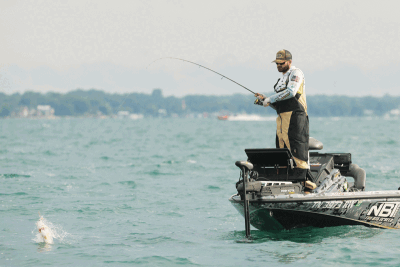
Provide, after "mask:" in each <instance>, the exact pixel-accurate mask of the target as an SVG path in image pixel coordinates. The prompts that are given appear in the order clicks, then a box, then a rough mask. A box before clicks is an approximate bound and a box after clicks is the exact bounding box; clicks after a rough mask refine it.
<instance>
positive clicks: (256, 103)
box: [254, 97, 264, 106]
mask: <svg viewBox="0 0 400 267" xmlns="http://www.w3.org/2000/svg"><path fill="white" fill-rule="evenodd" d="M263 102H264V101H263V100H262V99H261V98H258V97H257V98H256V100H255V101H254V105H260V106H262V105H263Z"/></svg>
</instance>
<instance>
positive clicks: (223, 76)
mask: <svg viewBox="0 0 400 267" xmlns="http://www.w3.org/2000/svg"><path fill="white" fill-rule="evenodd" d="M165 58H170V59H177V60H182V61H185V62H189V63H192V64H194V65H197V66H199V67H202V68H205V69H207V70H209V71H212V72H214V73H216V74H218V75H220V76H222V78H221V80H222V79H223V78H226V79H228V80H230V81H231V82H234V83H236V84H237V85H239V86H241V87H243V88H244V89H246V90H247V91H249V92H251V93H253V94H256V93H254V92H253V91H251V90H250V89H249V88H247V87H245V86H243V85H241V84H240V83H238V82H235V81H234V80H232V79H230V78H228V77H226V76H225V75H222V74H221V73H218V72H216V71H214V70H212V69H209V68H207V67H204V66H203V65H200V64H197V63H195V62H192V61H189V60H186V59H181V58H176V57H162V58H159V59H156V60H154V61H153V62H151V63H150V64H149V65H148V66H147V67H146V69H147V68H148V67H149V66H150V65H151V64H153V63H154V62H156V61H158V60H161V59H165Z"/></svg>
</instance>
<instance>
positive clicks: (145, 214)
mask: <svg viewBox="0 0 400 267" xmlns="http://www.w3.org/2000/svg"><path fill="white" fill-rule="evenodd" d="M310 127H311V136H313V137H315V138H317V139H319V140H321V141H322V142H323V143H324V150H323V151H325V152H351V153H352V156H353V162H355V163H357V164H359V165H360V166H361V167H362V168H364V169H366V171H367V189H369V190H385V189H397V188H398V187H399V186H400V168H399V162H400V141H399V130H400V124H399V120H384V119H381V118H369V119H368V118H341V119H335V118H328V119H318V118H311V119H310ZM274 131H275V122H274V121H264V122H240V121H232V122H229V121H218V120H216V119H148V120H139V121H133V120H112V119H106V120H96V119H58V120H23V119H9V120H1V132H0V142H1V146H0V183H1V187H0V215H1V221H0V266H39V265H40V266H44V265H47V266H73V265H74V266H87V265H89V266H123V265H127V266H176V265H184V266H277V265H288V264H296V265H297V266H333V265H337V264H341V265H344V266H353V265H359V266H366V265H370V266H381V265H389V266H396V265H397V266H399V265H400V257H399V253H400V231H399V230H382V229H374V228H366V227H363V226H343V227H333V228H322V229H318V228H304V229H297V230H292V231H284V232H279V233H266V232H261V231H258V230H254V229H253V230H252V235H253V237H254V242H252V243H241V242H240V241H241V240H242V239H243V238H244V235H245V233H244V219H243V218H242V217H241V216H240V215H239V214H238V213H237V211H236V210H235V209H234V208H233V206H231V204H230V203H229V201H228V198H229V197H230V196H231V195H232V194H234V193H235V182H236V181H237V180H238V178H239V172H238V169H237V168H236V167H235V165H234V162H235V161H236V160H243V159H246V155H245V153H244V149H245V148H256V147H273V146H274V138H275V136H274V134H275V133H274ZM38 212H40V213H41V215H42V216H43V217H44V218H45V219H46V220H47V222H48V223H49V224H50V225H51V227H52V230H53V231H54V232H55V234H56V235H55V238H54V243H53V244H47V243H44V242H41V241H43V240H38V239H37V233H38V232H37V228H36V222H37V221H38V220H39V215H38Z"/></svg>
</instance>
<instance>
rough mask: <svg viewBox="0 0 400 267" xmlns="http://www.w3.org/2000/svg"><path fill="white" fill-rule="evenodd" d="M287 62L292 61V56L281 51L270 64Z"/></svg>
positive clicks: (283, 50) (285, 51)
mask: <svg viewBox="0 0 400 267" xmlns="http://www.w3.org/2000/svg"><path fill="white" fill-rule="evenodd" d="M288 60H292V54H291V53H290V52H289V51H287V50H285V49H282V50H279V51H278V53H276V59H275V60H274V61H272V62H277V63H282V62H285V61H288Z"/></svg>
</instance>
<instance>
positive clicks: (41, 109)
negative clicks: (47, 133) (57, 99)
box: [36, 105, 54, 117]
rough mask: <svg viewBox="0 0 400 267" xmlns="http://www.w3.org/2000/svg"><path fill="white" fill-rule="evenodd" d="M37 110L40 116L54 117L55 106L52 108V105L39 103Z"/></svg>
mask: <svg viewBox="0 0 400 267" xmlns="http://www.w3.org/2000/svg"><path fill="white" fill-rule="evenodd" d="M36 110H37V116H38V117H53V116H54V108H52V107H51V106H50V105H38V106H37V108H36Z"/></svg>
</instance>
